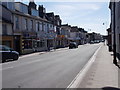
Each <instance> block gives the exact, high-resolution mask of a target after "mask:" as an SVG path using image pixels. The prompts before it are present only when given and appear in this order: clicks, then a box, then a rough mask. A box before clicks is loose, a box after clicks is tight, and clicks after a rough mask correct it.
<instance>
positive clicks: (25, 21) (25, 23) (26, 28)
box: [24, 19, 28, 30]
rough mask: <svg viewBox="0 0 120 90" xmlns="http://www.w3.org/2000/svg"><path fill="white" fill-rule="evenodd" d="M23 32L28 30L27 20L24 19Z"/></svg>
mask: <svg viewBox="0 0 120 90" xmlns="http://www.w3.org/2000/svg"><path fill="white" fill-rule="evenodd" d="M24 25H25V30H28V25H27V19H24Z"/></svg>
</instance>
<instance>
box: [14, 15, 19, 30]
mask: <svg viewBox="0 0 120 90" xmlns="http://www.w3.org/2000/svg"><path fill="white" fill-rule="evenodd" d="M15 25H16V29H19V17H18V16H16V17H15Z"/></svg>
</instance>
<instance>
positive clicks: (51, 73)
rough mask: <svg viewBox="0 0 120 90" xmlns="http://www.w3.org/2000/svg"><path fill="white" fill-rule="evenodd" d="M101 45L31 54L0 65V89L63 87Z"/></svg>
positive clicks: (65, 86) (87, 45)
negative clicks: (0, 75) (0, 81)
mask: <svg viewBox="0 0 120 90" xmlns="http://www.w3.org/2000/svg"><path fill="white" fill-rule="evenodd" d="M100 46H101V44H86V45H80V46H79V47H78V48H76V49H64V50H59V51H57V50H56V51H53V52H47V53H44V54H35V55H31V56H27V57H21V58H19V60H18V61H13V62H7V63H4V64H3V65H2V70H1V71H2V88H67V86H68V85H69V84H70V83H71V82H72V80H73V79H74V78H75V77H76V75H77V74H78V73H79V72H80V70H81V69H82V68H83V67H84V65H85V64H86V63H87V62H88V61H89V59H90V58H91V57H92V55H93V54H94V53H95V51H96V50H97V49H98V48H99V47H100Z"/></svg>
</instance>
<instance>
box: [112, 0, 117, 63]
mask: <svg viewBox="0 0 120 90" xmlns="http://www.w3.org/2000/svg"><path fill="white" fill-rule="evenodd" d="M115 19H116V18H115V1H114V2H113V31H114V42H113V43H114V44H113V48H114V50H113V53H114V59H113V63H114V64H115V65H117V60H116V32H115Z"/></svg>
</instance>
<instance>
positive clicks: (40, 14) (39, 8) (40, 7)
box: [38, 5, 46, 18]
mask: <svg viewBox="0 0 120 90" xmlns="http://www.w3.org/2000/svg"><path fill="white" fill-rule="evenodd" d="M38 11H39V16H40V17H41V18H45V13H46V12H45V8H44V7H43V5H39V7H38Z"/></svg>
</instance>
